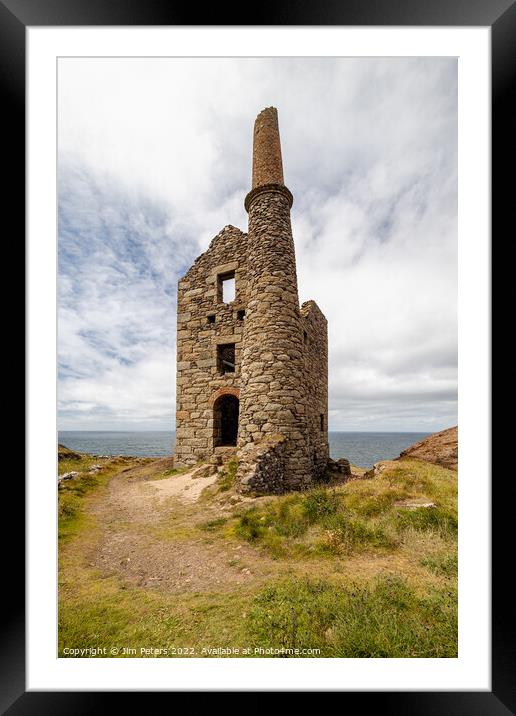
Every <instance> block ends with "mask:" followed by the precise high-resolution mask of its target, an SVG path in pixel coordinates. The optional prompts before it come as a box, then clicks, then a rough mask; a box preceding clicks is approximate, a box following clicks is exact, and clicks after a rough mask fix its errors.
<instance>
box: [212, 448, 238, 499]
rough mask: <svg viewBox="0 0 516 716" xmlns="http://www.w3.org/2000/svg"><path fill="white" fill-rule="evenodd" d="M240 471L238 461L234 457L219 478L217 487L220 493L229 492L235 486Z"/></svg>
mask: <svg viewBox="0 0 516 716" xmlns="http://www.w3.org/2000/svg"><path fill="white" fill-rule="evenodd" d="M237 470H238V459H237V458H236V457H232V458H231V459H230V460H228V461H227V463H226V464H225V465H224V469H223V471H222V472H221V474H220V475H219V477H218V478H217V486H218V489H219V492H228V490H231V489H232V487H233V486H234V484H235V478H236V474H237Z"/></svg>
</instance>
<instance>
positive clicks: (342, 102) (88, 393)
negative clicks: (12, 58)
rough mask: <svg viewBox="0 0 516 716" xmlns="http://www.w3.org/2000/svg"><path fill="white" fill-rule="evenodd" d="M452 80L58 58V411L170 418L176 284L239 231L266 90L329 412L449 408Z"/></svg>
mask: <svg viewBox="0 0 516 716" xmlns="http://www.w3.org/2000/svg"><path fill="white" fill-rule="evenodd" d="M456 79H457V78H456V61H455V60H454V59H438V58H429V59H422V58H421V59H417V58H416V59H414V58H412V59H411V58H408V59H390V58H389V59H346V58H343V59H332V58H329V59H310V60H308V59H289V58H286V59H245V60H242V59H217V60H206V59H191V60H186V59H148V60H143V59H63V60H60V63H59V156H60V167H61V183H60V185H61V203H62V206H63V209H62V216H63V217H64V219H63V221H62V222H61V239H60V246H61V254H62V255H63V261H62V266H61V279H60V304H61V316H60V356H61V360H62V362H63V363H64V365H65V366H66V370H65V371H64V374H63V380H62V382H61V388H60V392H59V396H60V401H61V406H62V421H61V427H63V428H67V427H85V426H86V425H87V426H89V427H101V426H102V427H104V428H106V427H109V426H113V427H123V426H134V427H151V426H152V427H162V428H168V427H170V426H171V421H172V417H171V416H172V415H173V400H174V397H173V382H174V380H173V377H174V360H175V347H174V339H175V337H174V331H175V315H174V313H175V282H176V280H177V277H178V275H179V274H180V273H181V272H182V271H183V270H184V269H185V268H187V266H188V265H189V264H190V263H191V261H192V260H193V259H194V258H195V256H196V255H197V254H198V253H199V252H200V251H201V250H204V248H205V247H206V246H207V244H208V243H209V241H210V239H211V238H212V237H213V236H214V235H215V234H216V233H217V232H218V231H219V230H220V228H222V227H223V226H224V225H226V224H228V223H231V224H234V225H237V226H240V227H241V228H244V229H245V226H246V214H245V211H244V209H243V199H244V196H245V193H246V192H247V191H248V189H249V185H250V174H251V140H252V126H253V122H254V117H255V116H256V114H257V113H258V111H259V110H260V109H262V108H263V107H265V106H269V105H274V106H276V107H278V110H279V118H280V130H281V135H282V144H283V157H284V164H285V179H286V183H287V185H288V186H289V188H290V189H291V190H292V192H293V193H294V207H293V214H292V218H293V229H294V238H295V242H296V251H297V263H298V274H299V286H300V298H301V300H306V299H308V298H312V299H314V300H316V301H317V303H318V304H319V305H320V307H321V309H322V310H323V311H324V312H325V314H326V316H327V318H328V320H329V327H330V410H331V413H330V427H333V428H334V429H339V428H344V429H353V428H355V429H382V428H385V429H393V430H396V429H405V430H420V429H421V430H425V429H427V428H428V429H438V428H440V427H446V426H447V425H449V424H451V423H453V422H455V420H456V380H457V377H456V341H457V338H456V332H457V330H456V321H457V316H456V290H457V287H456V273H457V237H456V233H457V226H456V154H457V151H456V130H457V124H456V122H457V107H456V103H457V86H456ZM63 222H64V224H65V225H64V226H63ZM86 243H87V248H85V244H86Z"/></svg>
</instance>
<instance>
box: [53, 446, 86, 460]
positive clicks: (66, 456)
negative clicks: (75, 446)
mask: <svg viewBox="0 0 516 716" xmlns="http://www.w3.org/2000/svg"><path fill="white" fill-rule="evenodd" d="M81 457H82V455H81V454H80V453H78V452H74V451H73V450H70V448H67V447H66V446H65V445H61V444H58V446H57V459H58V460H80V459H81Z"/></svg>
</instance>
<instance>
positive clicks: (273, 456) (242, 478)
mask: <svg viewBox="0 0 516 716" xmlns="http://www.w3.org/2000/svg"><path fill="white" fill-rule="evenodd" d="M287 452H288V451H287V443H286V440H285V437H284V436H283V435H279V434H276V435H267V436H266V437H265V438H264V439H263V440H261V441H260V442H259V443H249V444H247V445H245V446H244V447H243V448H242V449H241V450H240V451H239V453H238V458H239V464H238V471H237V475H236V489H237V491H238V492H242V493H255V494H268V495H270V494H276V495H280V494H282V493H283V492H285V486H284V476H285V469H286V460H287Z"/></svg>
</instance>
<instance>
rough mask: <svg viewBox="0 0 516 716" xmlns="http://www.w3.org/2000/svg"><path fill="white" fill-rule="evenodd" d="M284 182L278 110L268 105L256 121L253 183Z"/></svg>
mask: <svg viewBox="0 0 516 716" xmlns="http://www.w3.org/2000/svg"><path fill="white" fill-rule="evenodd" d="M265 184H283V162H282V160H281V143H280V135H279V127H278V110H277V109H276V108H275V107H267V109H264V110H262V111H261V112H260V114H259V115H258V116H257V118H256V121H255V123H254V137H253V185H252V188H253V189H255V188H256V187H258V186H263V185H265Z"/></svg>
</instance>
